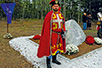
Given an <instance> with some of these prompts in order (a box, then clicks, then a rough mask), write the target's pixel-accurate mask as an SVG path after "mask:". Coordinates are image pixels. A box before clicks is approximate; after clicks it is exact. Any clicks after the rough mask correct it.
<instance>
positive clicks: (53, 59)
mask: <svg viewBox="0 0 102 68" xmlns="http://www.w3.org/2000/svg"><path fill="white" fill-rule="evenodd" d="M52 62H53V63H56V64H57V65H61V63H60V62H59V61H57V60H56V55H54V56H52Z"/></svg>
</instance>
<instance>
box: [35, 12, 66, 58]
mask: <svg viewBox="0 0 102 68" xmlns="http://www.w3.org/2000/svg"><path fill="white" fill-rule="evenodd" d="M52 13H53V11H50V12H49V13H48V14H47V15H46V17H45V19H44V23H43V27H42V32H41V38H40V43H39V48H38V53H37V56H38V58H41V57H43V56H50V55H51V49H50V47H51V46H50V44H51V37H50V21H51V16H52ZM63 44H64V46H63V47H64V52H65V40H64V43H63Z"/></svg>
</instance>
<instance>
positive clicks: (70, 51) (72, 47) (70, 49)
mask: <svg viewBox="0 0 102 68" xmlns="http://www.w3.org/2000/svg"><path fill="white" fill-rule="evenodd" d="M66 52H67V54H68V55H71V54H75V53H77V52H79V48H78V47H77V46H76V45H73V44H68V45H67V46H66Z"/></svg>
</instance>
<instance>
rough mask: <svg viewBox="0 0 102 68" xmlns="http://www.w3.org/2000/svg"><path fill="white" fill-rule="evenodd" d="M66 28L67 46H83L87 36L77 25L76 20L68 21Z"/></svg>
mask: <svg viewBox="0 0 102 68" xmlns="http://www.w3.org/2000/svg"><path fill="white" fill-rule="evenodd" d="M65 27H66V30H67V32H66V45H68V44H74V45H76V46H78V45H80V44H82V43H83V42H84V41H85V39H86V35H85V33H84V32H83V30H82V28H81V27H80V26H79V25H78V24H77V22H76V21H75V20H68V21H66V22H65Z"/></svg>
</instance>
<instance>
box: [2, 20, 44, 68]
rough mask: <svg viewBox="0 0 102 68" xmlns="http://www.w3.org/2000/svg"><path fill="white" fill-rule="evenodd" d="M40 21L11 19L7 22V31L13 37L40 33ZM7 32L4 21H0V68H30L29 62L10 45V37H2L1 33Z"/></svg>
mask: <svg viewBox="0 0 102 68" xmlns="http://www.w3.org/2000/svg"><path fill="white" fill-rule="evenodd" d="M41 28H42V23H41V21H39V20H28V21H27V20H25V21H21V20H18V21H12V24H9V33H11V34H12V36H13V38H16V37H20V36H30V35H34V34H40V32H41ZM6 33H7V23H6V21H0V68H32V65H31V63H30V62H27V61H26V59H25V58H24V57H23V56H21V55H20V53H19V52H17V51H15V50H14V49H13V48H11V47H10V45H9V41H10V40H11V39H4V38H3V35H4V34H6Z"/></svg>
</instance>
